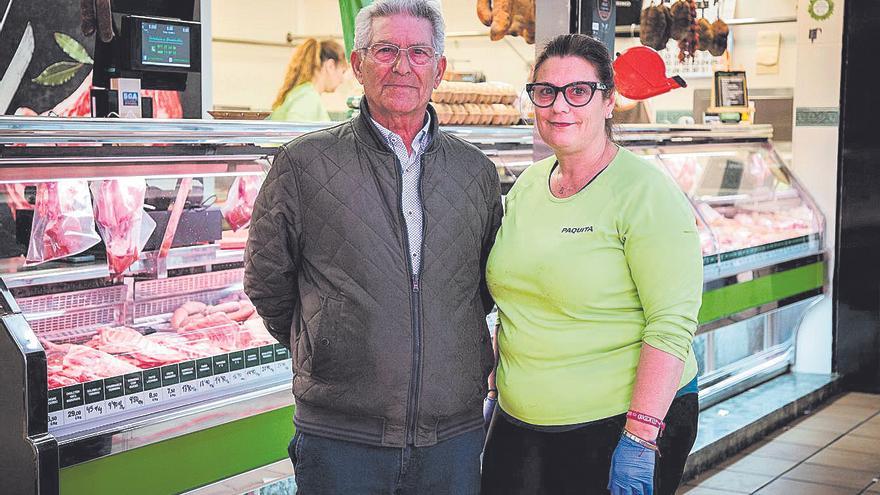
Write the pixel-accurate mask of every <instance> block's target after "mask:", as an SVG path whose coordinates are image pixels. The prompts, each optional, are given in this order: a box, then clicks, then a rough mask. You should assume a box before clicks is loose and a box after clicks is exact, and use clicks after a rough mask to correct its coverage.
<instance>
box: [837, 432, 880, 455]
mask: <svg viewBox="0 0 880 495" xmlns="http://www.w3.org/2000/svg"><path fill="white" fill-rule="evenodd" d="M829 447H830V448H832V449H837V450H847V451H850V452H861V453H863V454H874V455H880V440H878V439H877V438H870V437H860V436H857V435H846V436H845V437H843V438H841V439H840V440H838V441H836V442H834V443H832V444H831V445H829Z"/></svg>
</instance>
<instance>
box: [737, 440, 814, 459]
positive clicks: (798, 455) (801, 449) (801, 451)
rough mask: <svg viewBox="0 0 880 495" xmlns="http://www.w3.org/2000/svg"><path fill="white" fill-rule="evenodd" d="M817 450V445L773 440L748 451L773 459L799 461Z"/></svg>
mask: <svg viewBox="0 0 880 495" xmlns="http://www.w3.org/2000/svg"><path fill="white" fill-rule="evenodd" d="M817 451H819V447H816V446H810V445H800V444H795V443H786V442H782V441H779V440H774V441H772V442H769V443H767V444H765V445H762V446H760V447H758V448H757V449H755V450H752V451H751V452H750V453H751V454H755V455H758V456H761V457H772V458H774V459H785V460H787V461H798V462H799V461H803V460H804V459H806V458H807V457H810V456H811V455H813V454H815V453H816V452H817Z"/></svg>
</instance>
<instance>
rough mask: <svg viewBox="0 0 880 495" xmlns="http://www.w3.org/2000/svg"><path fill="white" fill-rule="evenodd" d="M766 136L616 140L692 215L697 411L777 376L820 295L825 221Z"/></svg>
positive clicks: (682, 134) (686, 134)
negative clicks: (651, 167) (667, 180)
mask: <svg viewBox="0 0 880 495" xmlns="http://www.w3.org/2000/svg"><path fill="white" fill-rule="evenodd" d="M772 131H773V130H772V127H770V126H760V125H752V126H722V127H714V126H687V127H678V126H656V125H653V126H643V125H623V126H621V127H620V129H618V132H617V135H616V138H617V140H618V142H620V143H621V144H622V145H624V146H627V147H628V148H629V149H631V150H633V151H634V152H636V153H639V154H641V155H642V156H644V157H645V158H646V159H647V160H649V161H650V162H652V163H654V164H655V165H657V166H658V167H660V168H661V169H662V170H664V171H666V172H667V173H668V174H669V175H670V176H671V177H672V178H673V179H674V180H675V182H676V183H677V184H678V185H679V187H680V188H681V190H682V191H683V192H684V193H685V195H686V196H687V197H688V199H689V200H690V202H691V205H692V207H693V210H694V215H695V218H696V222H697V226H698V229H699V232H700V239H701V243H702V250H703V266H704V288H703V305H702V307H701V309H700V315H699V322H700V325H699V329H698V331H697V336H696V338H695V340H694V350H695V354H696V357H697V361H698V363H699V365H700V376H699V382H700V404H701V407H703V408H706V407H709V406H711V405H713V404H715V403H717V402H720V401H721V400H723V399H725V398H728V397H730V396H732V395H735V394H737V393H739V392H741V391H743V390H745V389H747V388H750V387H752V386H754V385H756V384H757V383H760V382H761V381H765V380H768V379H770V378H772V377H773V376H777V375H779V374H781V373H784V372H786V371H787V370H788V369H789V367H790V366H791V364H793V362H794V358H795V356H794V351H795V339H796V337H797V329H798V327H799V326H800V323H801V320H802V319H803V317H804V315H805V314H806V312H807V311H808V310H809V308H811V307H812V306H813V305H814V304H816V303H817V302H818V301H819V300H820V299H821V298H822V297H823V294H824V293H825V283H826V273H825V272H826V266H825V254H824V237H825V219H824V217H823V216H822V213H821V211H819V209H818V207H817V206H816V203H815V202H814V201H813V199H812V198H811V196H810V194H809V192H808V191H807V190H806V189H805V188H804V187H803V186H802V185H801V183H800V182H798V180H797V179H796V177H795V176H794V175H793V174H792V172H791V170H789V168H788V167H787V166H786V165H785V163H784V162H783V161H782V159H781V158H780V157H779V155H778V154H777V153H776V151H775V149H774V146H773V142H772Z"/></svg>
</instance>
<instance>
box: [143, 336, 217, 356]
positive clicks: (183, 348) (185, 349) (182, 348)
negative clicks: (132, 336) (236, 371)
mask: <svg viewBox="0 0 880 495" xmlns="http://www.w3.org/2000/svg"><path fill="white" fill-rule="evenodd" d="M146 339H148V340H151V341H153V342H155V343H157V344H160V345H163V346H165V347H167V348H169V349H174V350H175V351H178V352H180V353H183V354H184V355H186V359H199V358H205V357H211V356H216V355H217V354H222V353H223V349H222V348H220V346H218V345H215V344H214V343H213V342H211V341H204V342H194V341H192V340H190V339H188V338H186V337H184V336H183V335H180V334H178V333H172V332H156V333H153V334H150V335H147V336H146Z"/></svg>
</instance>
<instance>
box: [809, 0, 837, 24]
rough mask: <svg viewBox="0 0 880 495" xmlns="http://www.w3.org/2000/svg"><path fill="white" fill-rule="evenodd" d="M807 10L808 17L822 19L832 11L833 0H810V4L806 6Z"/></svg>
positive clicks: (829, 15) (827, 16) (826, 17)
mask: <svg viewBox="0 0 880 495" xmlns="http://www.w3.org/2000/svg"><path fill="white" fill-rule="evenodd" d="M807 12H809V13H810V17H812V18H813V19H815V20H817V21H824V20H825V19H828V18H829V17H831V14H833V13H834V1H833V0H810V4H809V5H808V6H807Z"/></svg>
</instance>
